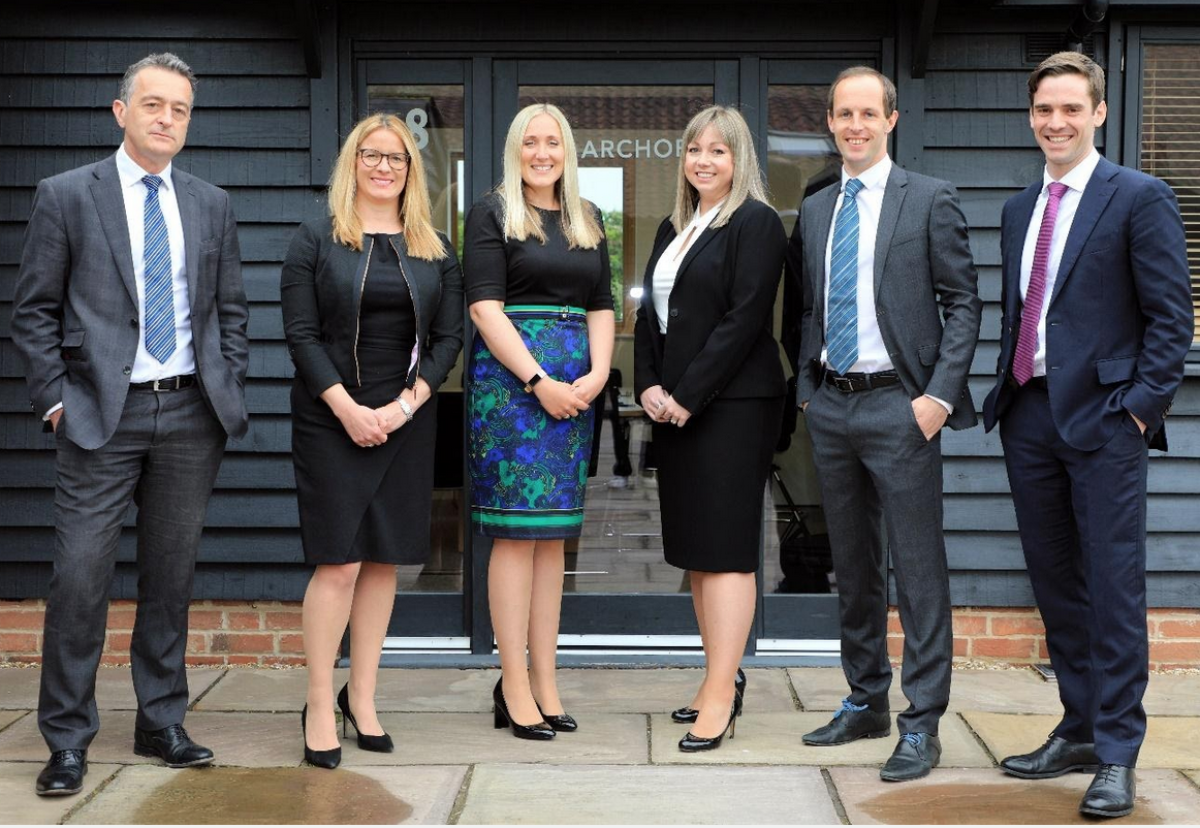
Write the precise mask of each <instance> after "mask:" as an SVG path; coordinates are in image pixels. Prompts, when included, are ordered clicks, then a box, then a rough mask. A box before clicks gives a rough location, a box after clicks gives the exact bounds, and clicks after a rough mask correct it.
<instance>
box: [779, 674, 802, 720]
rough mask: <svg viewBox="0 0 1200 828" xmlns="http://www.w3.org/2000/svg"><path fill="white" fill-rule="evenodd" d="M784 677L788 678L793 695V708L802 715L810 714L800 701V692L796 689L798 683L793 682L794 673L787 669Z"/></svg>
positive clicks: (789, 688)
mask: <svg viewBox="0 0 1200 828" xmlns="http://www.w3.org/2000/svg"><path fill="white" fill-rule="evenodd" d="M783 675H784V676H785V677H786V678H787V684H788V690H789V691H791V694H792V706H793V707H794V708H795V709H796V710H798V711H800V712H801V713H806V712H808V711H806V710H805V709H804V702H802V701H800V691H798V690H797V689H796V683H795V682H794V681H792V671H791V670H788V669H787V668H786V667H785V668H784V670H783Z"/></svg>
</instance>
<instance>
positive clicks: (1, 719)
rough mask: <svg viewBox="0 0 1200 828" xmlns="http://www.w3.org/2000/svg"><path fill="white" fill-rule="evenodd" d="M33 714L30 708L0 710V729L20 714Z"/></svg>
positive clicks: (19, 716)
mask: <svg viewBox="0 0 1200 828" xmlns="http://www.w3.org/2000/svg"><path fill="white" fill-rule="evenodd" d="M27 715H33V711H31V710H0V730H4V728H6V727H8V726H9V725H10V724H12V723H13V722H15V721H16V720H17V719H19V718H21V717H22V716H27Z"/></svg>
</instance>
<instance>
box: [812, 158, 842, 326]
mask: <svg viewBox="0 0 1200 828" xmlns="http://www.w3.org/2000/svg"><path fill="white" fill-rule="evenodd" d="M841 188H842V184H841V178H840V177H839V179H838V182H837V183H836V184H831V185H829V186H828V187H826V188H825V189H824V190H821V191H820V192H819V193H816V194H815V195H812V196H810V197H809V200H810V201H812V202H813V205H812V210H813V213H814V215H815V216H816V222H817V226H816V227H815V228H814V231H813V236H812V239H811V240H810V239H804V246H805V249H807V250H810V251H812V252H811V253H810V254H808V255H813V256H816V258H817V267H814V268H810V270H811V272H812V295H813V313H814V314H815V315H816V318H817V319H819V320H821V323H820V324H821V329H822V330H824V329H825V279H826V276H827V274H826V273H825V247H826V246H827V244H828V242H829V231H830V229H831V228H832V227H833V208H834V207H836V206H837V199H838V194H839V193H840V192H841ZM810 241H811V244H810V243H809V242H810Z"/></svg>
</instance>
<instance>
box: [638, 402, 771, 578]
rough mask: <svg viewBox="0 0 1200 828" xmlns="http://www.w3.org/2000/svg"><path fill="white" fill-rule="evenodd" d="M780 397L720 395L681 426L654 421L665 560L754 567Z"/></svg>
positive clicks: (715, 567)
mask: <svg viewBox="0 0 1200 828" xmlns="http://www.w3.org/2000/svg"><path fill="white" fill-rule="evenodd" d="M783 402H784V398H783V397H769V398H749V399H732V400H720V399H718V400H715V401H714V402H712V403H711V404H709V405H708V406H707V407H706V408H705V409H704V410H703V411H701V412H700V414H699V415H698V416H696V417H692V418H691V419H689V420H688V422H687V424H686V425H684V427H683V428H679V427H678V426H673V425H671V424H669V423H666V424H661V423H656V424H655V425H654V456H655V459H656V460H657V462H658V498H659V503H660V506H661V509H662V534H663V557H664V558H665V559H666V561H667V563H669V564H671V565H672V566H677V567H679V568H680V569H689V570H695V571H698V572H754V571H755V570H757V569H758V548H759V535H760V533H761V532H762V511H763V491H764V487H765V486H766V483H767V476H768V475H769V474H770V471H771V457H772V453H773V452H774V449H775V444H776V441H777V440H778V438H779V423H780V420H781V418H782V416H783Z"/></svg>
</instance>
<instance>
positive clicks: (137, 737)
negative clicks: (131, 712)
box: [133, 724, 213, 768]
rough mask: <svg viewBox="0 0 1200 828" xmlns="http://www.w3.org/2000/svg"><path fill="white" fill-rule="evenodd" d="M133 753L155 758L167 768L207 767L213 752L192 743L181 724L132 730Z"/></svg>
mask: <svg viewBox="0 0 1200 828" xmlns="http://www.w3.org/2000/svg"><path fill="white" fill-rule="evenodd" d="M133 752H134V753H136V754H137V755H138V756H157V757H158V758H159V759H161V760H163V763H164V764H166V766H167V767H168V768H190V767H192V766H193V765H207V764H208V763H209V762H211V761H212V760H213V752H212V751H211V750H209V749H208V748H206V747H202V746H200V745H198V744H196V743H195V742H193V741H192V738H191V737H190V736H188V734H187V731H186V730H184V729H183V725H181V724H177V725H171V726H170V727H164V728H163V729H162V730H142V729H141V728H140V727H137V728H134V730H133Z"/></svg>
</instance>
